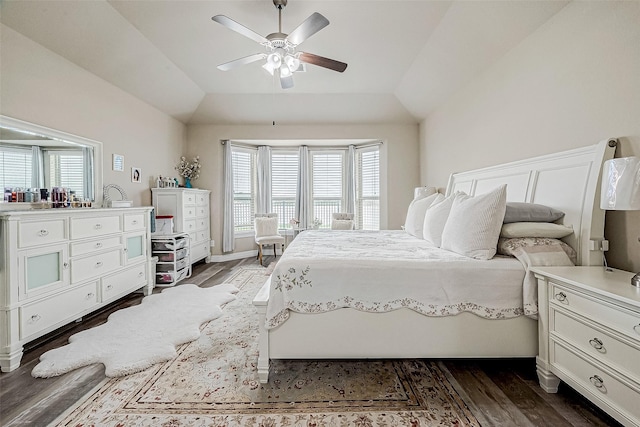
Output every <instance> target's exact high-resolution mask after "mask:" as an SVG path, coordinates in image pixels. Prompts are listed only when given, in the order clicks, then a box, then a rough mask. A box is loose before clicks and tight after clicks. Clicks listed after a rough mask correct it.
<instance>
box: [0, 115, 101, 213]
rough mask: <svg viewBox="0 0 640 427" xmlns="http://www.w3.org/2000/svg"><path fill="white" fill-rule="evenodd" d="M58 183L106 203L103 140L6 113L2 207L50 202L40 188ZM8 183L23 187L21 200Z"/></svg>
mask: <svg viewBox="0 0 640 427" xmlns="http://www.w3.org/2000/svg"><path fill="white" fill-rule="evenodd" d="M53 187H63V188H66V189H68V191H69V192H70V194H73V195H74V198H75V199H77V200H79V201H82V202H84V205H85V206H86V205H88V204H89V203H87V202H91V205H92V206H101V205H102V143H101V142H98V141H93V140H90V139H87V138H83V137H80V136H76V135H72V134H69V133H66V132H62V131H59V130H55V129H50V128H47V127H44V126H40V125H37V124H34V123H29V122H25V121H22V120H17V119H14V118H11V117H7V116H2V115H0V191H1V192H2V195H3V196H2V197H0V210H8V209H25V208H39V207H46V204H44V203H41V202H40V194H41V193H40V191H39V190H40V189H48V190H51V189H52V188H53ZM5 189H20V191H19V192H18V194H19V195H20V199H21V200H20V202H21V203H12V202H11V203H9V202H8V201H6V200H5V197H4V195H5V192H6V190H5ZM36 193H38V195H37V196H36ZM9 197H11V196H10V195H9ZM17 201H18V200H16V202H17Z"/></svg>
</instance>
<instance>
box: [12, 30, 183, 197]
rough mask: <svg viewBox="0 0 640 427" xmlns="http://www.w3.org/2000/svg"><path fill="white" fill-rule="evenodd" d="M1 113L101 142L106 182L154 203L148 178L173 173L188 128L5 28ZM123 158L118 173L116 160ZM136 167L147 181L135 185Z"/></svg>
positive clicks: (133, 195) (129, 194)
mask: <svg viewBox="0 0 640 427" xmlns="http://www.w3.org/2000/svg"><path fill="white" fill-rule="evenodd" d="M0 31H1V32H0V37H1V42H2V49H0V100H1V102H0V114H2V115H5V116H9V117H13V118H16V119H20V120H24V121H27V122H32V123H36V124H39V125H42V126H46V127H49V128H53V129H57V130H60V131H64V132H67V133H71V134H75V135H79V136H83V137H85V138H89V139H93V140H97V141H100V142H102V143H103V147H104V148H103V150H104V162H103V168H104V183H105V184H117V185H119V186H121V187H123V188H124V190H125V191H126V192H127V195H128V196H129V199H131V200H133V201H134V204H135V205H136V206H140V205H150V204H151V194H150V191H149V188H150V185H149V182H150V176H156V175H170V176H172V175H175V174H176V172H175V170H173V167H174V165H175V164H176V163H177V162H178V160H179V158H180V155H181V153H182V151H183V149H184V147H185V145H186V143H185V133H186V132H185V126H184V125H183V124H182V123H180V122H178V121H177V120H175V119H173V118H171V117H169V116H167V115H166V114H164V113H162V112H160V111H158V110H157V109H155V108H153V107H151V106H149V105H148V104H145V103H144V102H142V101H140V100H139V99H137V98H135V97H133V96H131V95H129V94H127V93H126V92H124V91H122V90H121V89H119V88H116V87H115V86H113V85H111V84H110V83H107V82H106V81H104V80H102V79H100V78H99V77H97V76H95V75H94V74H92V73H89V72H88V71H86V70H84V69H83V68H80V67H78V66H77V65H75V64H72V63H71V62H69V61H67V60H66V59H64V58H62V57H61V56H59V55H57V54H55V53H53V52H51V51H50V50H48V49H46V48H44V47H43V46H41V45H39V44H37V43H35V42H33V41H32V40H30V39H28V38H26V37H24V36H22V35H21V34H19V33H17V32H16V31H14V30H12V29H11V28H9V27H6V26H4V25H2V26H1V28H0ZM114 153H116V154H121V155H124V160H125V165H124V166H125V170H124V172H114V171H113V170H112V167H111V159H112V155H113V154H114ZM131 167H139V168H141V169H142V183H137V184H135V183H132V182H131Z"/></svg>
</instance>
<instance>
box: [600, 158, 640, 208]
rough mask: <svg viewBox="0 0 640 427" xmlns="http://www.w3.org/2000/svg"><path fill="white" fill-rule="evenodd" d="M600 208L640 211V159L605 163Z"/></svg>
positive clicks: (623, 159)
mask: <svg viewBox="0 0 640 427" xmlns="http://www.w3.org/2000/svg"><path fill="white" fill-rule="evenodd" d="M600 207H601V208H602V209H607V210H614V211H618V210H620V211H630V210H640V158H638V157H621V158H618V159H611V160H607V161H606V162H604V166H603V169H602V191H601V198H600Z"/></svg>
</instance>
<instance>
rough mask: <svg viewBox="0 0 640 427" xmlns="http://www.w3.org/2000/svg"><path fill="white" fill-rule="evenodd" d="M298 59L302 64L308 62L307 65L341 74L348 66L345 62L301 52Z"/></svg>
mask: <svg viewBox="0 0 640 427" xmlns="http://www.w3.org/2000/svg"><path fill="white" fill-rule="evenodd" d="M298 59H300V61H302V62H306V63H307V64H313V65H317V66H318V67H324V68H328V69H330V70H333V71H337V72H339V73H342V72H343V71H344V70H346V69H347V64H345V63H344V62H340V61H336V60H335V59H329V58H325V57H323V56H318V55H314V54H313V53H307V52H300V55H299V57H298Z"/></svg>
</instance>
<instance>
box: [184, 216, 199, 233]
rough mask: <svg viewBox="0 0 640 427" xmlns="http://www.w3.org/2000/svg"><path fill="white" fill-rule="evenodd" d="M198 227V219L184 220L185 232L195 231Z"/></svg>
mask: <svg viewBox="0 0 640 427" xmlns="http://www.w3.org/2000/svg"><path fill="white" fill-rule="evenodd" d="M196 229H197V227H196V220H195V219H188V220H185V221H184V230H182V231H184V232H185V233H193V232H194V231H196Z"/></svg>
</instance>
